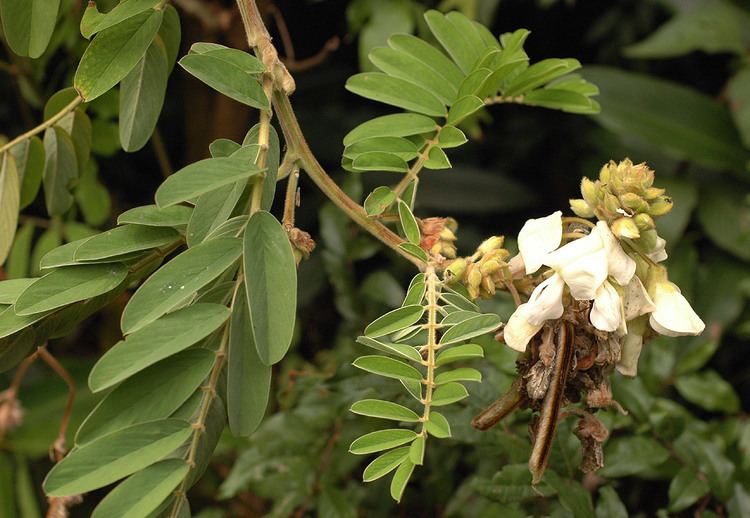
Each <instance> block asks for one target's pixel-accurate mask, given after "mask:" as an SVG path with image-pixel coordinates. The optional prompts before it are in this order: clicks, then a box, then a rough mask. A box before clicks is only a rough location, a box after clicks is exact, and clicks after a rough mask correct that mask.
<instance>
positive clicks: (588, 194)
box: [581, 176, 599, 207]
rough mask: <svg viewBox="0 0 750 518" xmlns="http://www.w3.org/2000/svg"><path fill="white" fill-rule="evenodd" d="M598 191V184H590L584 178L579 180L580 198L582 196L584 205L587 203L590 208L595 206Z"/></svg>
mask: <svg viewBox="0 0 750 518" xmlns="http://www.w3.org/2000/svg"><path fill="white" fill-rule="evenodd" d="M598 190H599V185H598V182H596V183H595V182H592V181H591V180H589V179H588V178H586V177H585V176H584V177H583V178H581V196H583V199H584V200H586V203H588V204H589V205H591V206H592V207H595V206H596V203H597V191H598Z"/></svg>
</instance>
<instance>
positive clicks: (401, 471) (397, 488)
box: [391, 459, 414, 502]
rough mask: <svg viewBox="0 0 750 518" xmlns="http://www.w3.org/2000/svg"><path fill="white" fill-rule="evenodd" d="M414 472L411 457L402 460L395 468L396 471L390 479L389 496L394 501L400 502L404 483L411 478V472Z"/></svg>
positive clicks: (404, 486)
mask: <svg viewBox="0 0 750 518" xmlns="http://www.w3.org/2000/svg"><path fill="white" fill-rule="evenodd" d="M413 472H414V463H413V462H412V461H411V459H406V460H404V461H403V462H402V463H401V465H399V467H398V468H397V469H396V473H395V474H394V475H393V479H391V497H392V498H393V499H394V500H395V501H396V502H401V496H402V495H403V494H404V489H406V484H407V483H408V482H409V478H411V474H412V473H413Z"/></svg>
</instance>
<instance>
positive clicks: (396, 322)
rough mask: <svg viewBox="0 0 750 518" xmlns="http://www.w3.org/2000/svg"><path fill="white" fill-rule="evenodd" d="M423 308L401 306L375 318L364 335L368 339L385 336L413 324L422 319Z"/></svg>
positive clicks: (415, 305) (416, 305) (419, 306)
mask: <svg viewBox="0 0 750 518" xmlns="http://www.w3.org/2000/svg"><path fill="white" fill-rule="evenodd" d="M423 314H424V308H423V307H422V306H421V305H420V304H414V305H411V306H402V307H400V308H397V309H394V310H393V311H389V312H388V313H386V314H385V315H383V316H381V317H379V318H377V319H376V320H375V321H373V322H372V323H371V324H370V325H369V326H367V327H366V328H365V335H366V336H368V337H370V338H378V337H380V336H385V335H388V334H391V333H395V332H396V331H400V330H401V329H405V328H407V327H409V326H410V325H412V324H415V323H416V322H418V321H419V319H420V318H422V315H423Z"/></svg>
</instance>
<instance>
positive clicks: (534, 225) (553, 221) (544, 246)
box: [518, 210, 562, 275]
mask: <svg viewBox="0 0 750 518" xmlns="http://www.w3.org/2000/svg"><path fill="white" fill-rule="evenodd" d="M561 240H562V212H560V211H559V210H558V211H557V212H554V213H552V214H550V215H549V216H546V217H544V218H537V219H530V220H528V221H526V223H524V225H523V228H521V231H520V232H519V233H518V250H519V252H520V254H521V257H522V258H523V262H524V265H526V274H527V275H528V274H531V273H534V272H535V271H537V270H538V269H539V268H541V266H542V262H543V261H544V258H545V257H546V256H547V254H548V253H550V252H551V251H553V250H555V249H556V248H557V247H558V246H560V241H561Z"/></svg>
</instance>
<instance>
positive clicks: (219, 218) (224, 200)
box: [185, 181, 247, 246]
mask: <svg viewBox="0 0 750 518" xmlns="http://www.w3.org/2000/svg"><path fill="white" fill-rule="evenodd" d="M246 186H247V182H244V181H239V182H236V183H233V184H227V185H223V186H221V187H219V188H218V189H215V190H213V191H209V192H207V193H206V194H203V195H201V196H200V198H198V200H197V201H196V202H195V209H194V210H193V214H192V216H191V217H190V222H189V223H188V227H187V231H186V233H185V237H186V238H187V244H188V246H195V245H197V244H198V243H201V242H202V241H205V239H206V237H207V236H208V235H209V234H210V233H211V232H213V231H214V230H216V229H217V228H218V227H219V226H220V225H221V224H223V223H224V222H226V221H227V219H229V216H230V215H231V214H232V211H233V210H234V208H235V205H237V201H238V200H239V199H240V197H241V196H242V192H243V191H244V190H245V187H246Z"/></svg>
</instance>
